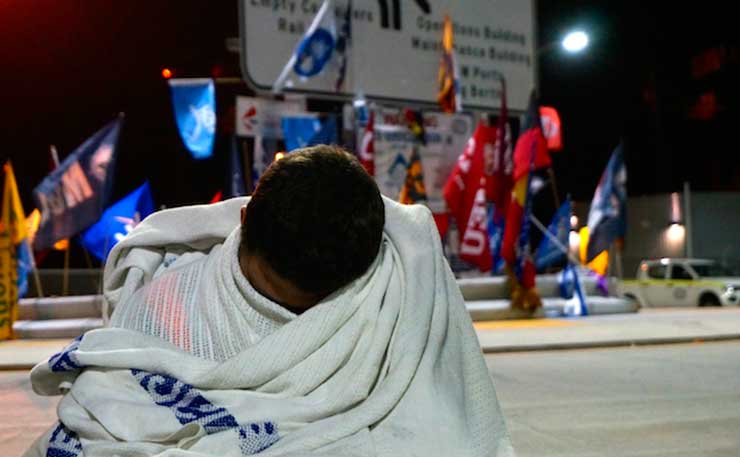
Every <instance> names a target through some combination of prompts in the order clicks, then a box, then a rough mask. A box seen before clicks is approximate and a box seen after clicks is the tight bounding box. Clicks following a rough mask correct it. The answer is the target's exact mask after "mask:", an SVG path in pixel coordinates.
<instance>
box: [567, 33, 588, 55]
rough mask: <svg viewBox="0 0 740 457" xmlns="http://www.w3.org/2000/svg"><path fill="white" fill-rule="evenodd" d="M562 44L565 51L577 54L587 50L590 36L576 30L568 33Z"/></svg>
mask: <svg viewBox="0 0 740 457" xmlns="http://www.w3.org/2000/svg"><path fill="white" fill-rule="evenodd" d="M561 44H562V45H563V49H565V50H566V51H568V52H570V53H571V54H575V53H578V52H581V51H583V50H584V49H586V47H587V46H588V35H586V32H584V31H582V30H575V31H573V32H570V33H568V34H567V35H566V36H565V38H563V41H562V43H561Z"/></svg>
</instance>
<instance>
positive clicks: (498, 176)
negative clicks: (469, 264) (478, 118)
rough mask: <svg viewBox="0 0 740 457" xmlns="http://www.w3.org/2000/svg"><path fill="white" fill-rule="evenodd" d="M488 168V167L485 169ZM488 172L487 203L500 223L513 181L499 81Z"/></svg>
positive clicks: (503, 86) (506, 115)
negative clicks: (498, 103) (499, 97)
mask: <svg viewBox="0 0 740 457" xmlns="http://www.w3.org/2000/svg"><path fill="white" fill-rule="evenodd" d="M487 168H488V167H487ZM490 168H491V169H490V172H488V170H487V173H486V175H487V177H486V183H487V184H488V186H487V189H486V192H487V197H488V201H490V202H493V206H494V218H495V219H496V220H497V221H500V220H501V218H503V217H506V210H507V208H508V207H509V200H510V199H511V186H513V182H514V179H513V177H512V175H513V173H514V161H513V148H512V144H511V129H510V128H509V111H508V108H507V106H506V83H505V82H504V81H503V80H502V81H501V112H500V113H499V117H498V125H497V128H496V145H495V146H494V147H493V158H492V160H491V166H490Z"/></svg>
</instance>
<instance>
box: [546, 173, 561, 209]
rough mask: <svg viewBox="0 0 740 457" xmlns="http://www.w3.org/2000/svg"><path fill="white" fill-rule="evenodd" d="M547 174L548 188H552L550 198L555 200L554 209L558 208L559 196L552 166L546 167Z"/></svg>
mask: <svg viewBox="0 0 740 457" xmlns="http://www.w3.org/2000/svg"><path fill="white" fill-rule="evenodd" d="M547 176H548V177H549V178H550V188H551V189H552V198H553V201H554V202H555V209H558V208H560V197H559V194H558V183H557V181H556V180H555V171H554V170H553V169H552V167H549V168H548V169H547Z"/></svg>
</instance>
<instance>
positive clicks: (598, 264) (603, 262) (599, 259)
mask: <svg viewBox="0 0 740 457" xmlns="http://www.w3.org/2000/svg"><path fill="white" fill-rule="evenodd" d="M579 235H580V236H581V244H580V253H579V254H580V258H581V263H582V264H585V265H586V266H587V267H588V268H590V269H591V270H593V271H595V272H596V273H597V274H599V275H601V276H604V275H605V274H606V271H607V270H608V269H609V251H607V250H603V251H601V252H600V253H599V255H597V256H596V257H594V259H593V260H592V261H590V262H589V263H586V253H587V251H588V239H589V236H590V234H589V231H588V227H583V228H581V231H580V232H579Z"/></svg>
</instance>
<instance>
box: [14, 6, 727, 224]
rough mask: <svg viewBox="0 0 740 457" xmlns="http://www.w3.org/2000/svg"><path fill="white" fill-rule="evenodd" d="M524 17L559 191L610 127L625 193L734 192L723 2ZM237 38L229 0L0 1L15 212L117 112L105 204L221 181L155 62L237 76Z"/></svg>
mask: <svg viewBox="0 0 740 457" xmlns="http://www.w3.org/2000/svg"><path fill="white" fill-rule="evenodd" d="M537 12H538V15H537V16H538V17H537V21H538V39H539V45H540V47H543V48H544V50H543V51H542V52H541V54H540V56H539V80H540V92H541V96H542V102H543V103H545V104H549V105H553V106H555V107H557V109H558V110H559V112H560V114H561V118H562V122H563V130H564V142H565V148H564V150H563V151H562V152H559V153H557V154H556V155H555V156H554V161H555V166H554V168H555V173H556V176H557V179H558V187H559V189H560V193H561V194H562V196H564V195H565V194H566V193H569V194H571V195H572V197H573V198H574V199H575V200H580V201H584V200H590V198H591V196H592V193H593V189H594V187H595V185H596V183H597V182H598V179H599V176H600V174H601V171H602V170H603V167H604V165H605V164H606V162H607V160H608V158H609V155H610V154H611V152H612V150H613V149H614V147H615V146H616V145H617V143H618V142H619V141H620V139H622V138H623V139H624V141H625V156H626V162H627V168H628V173H629V182H628V189H629V193H630V194H631V195H640V194H646V193H655V192H669V191H677V190H680V188H681V187H682V183H683V182H684V181H690V182H691V185H692V188H693V189H694V190H740V166H738V160H737V159H736V158H735V155H736V153H737V147H736V134H735V131H734V130H735V129H736V127H735V120H736V119H737V118H738V115H737V114H738V89H737V79H738V78H737V76H738V46H737V38H736V34H735V33H732V34H731V33H730V32H731V30H733V27H732V26H733V25H734V24H731V22H730V21H731V20H732V19H731V18H732V17H734V16H733V14H731V13H730V11H729V9H728V6H727V2H718V1H704V2H701V3H698V4H697V3H692V4H690V5H682V4H679V3H678V2H672V3H670V4H669V3H666V4H665V5H664V4H663V3H662V2H661V3H658V2H621V1H614V2H597V1H576V0H559V1H554V0H551V1H540V2H538V3H537ZM575 26H580V27H583V28H585V29H586V30H588V31H589V32H590V34H591V39H592V44H591V47H590V48H589V50H588V51H587V52H586V54H584V55H581V56H577V57H576V56H566V55H564V54H563V53H562V52H561V51H559V50H558V49H557V46H552V43H556V42H558V41H559V40H560V39H561V38H562V34H563V32H564V31H566V30H568V29H570V28H572V27H575ZM236 36H238V17H237V2H236V1H235V0H226V1H209V2H206V1H205V0H198V1H196V0H147V1H143V0H126V1H104V2H100V1H91V0H88V1H72V0H61V1H60V0H57V1H49V0H0V90H2V96H1V97H0V99H1V100H2V110H1V111H0V125H1V126H2V130H0V131H1V132H2V133H1V134H0V161H4V159H5V158H6V157H11V158H12V160H13V165H14V167H15V170H16V175H17V177H18V183H19V186H20V190H21V194H22V198H23V200H24V205H25V208H26V209H27V211H30V209H31V208H33V207H34V205H33V202H32V199H31V190H32V189H33V187H35V186H36V185H37V184H38V183H39V182H40V181H41V179H42V178H43V177H44V176H45V175H46V173H47V172H48V170H49V158H48V157H49V154H48V148H49V145H50V144H54V145H56V146H57V148H58V149H59V151H60V155H61V158H62V159H63V158H64V157H65V156H66V154H68V153H69V152H71V151H72V150H73V149H74V148H75V147H76V146H77V145H79V144H80V143H81V142H82V141H83V140H84V139H85V138H86V137H88V136H89V135H91V134H92V133H93V132H94V131H95V130H96V129H97V128H99V127H100V126H102V125H104V124H105V123H107V122H108V121H110V120H111V119H113V118H114V117H115V116H116V114H117V113H119V112H125V113H126V121H125V122H126V123H125V126H124V132H123V136H122V138H121V142H120V148H119V152H118V154H119V155H118V161H117V165H116V174H115V181H114V195H113V196H112V197H113V198H114V199H116V198H119V197H121V196H123V195H125V194H127V193H128V192H130V191H131V190H133V189H134V188H135V187H136V186H138V185H139V184H140V183H141V182H143V181H144V180H145V179H149V180H150V182H151V183H152V187H153V191H154V197H155V201H156V202H157V204H158V205H161V204H166V205H167V206H175V205H179V204H186V203H194V202H205V201H208V200H210V198H211V197H212V196H213V194H214V193H215V192H216V191H217V190H218V189H220V188H222V187H223V185H222V184H223V181H224V179H225V173H226V172H225V170H226V168H225V167H226V165H225V159H224V156H225V150H226V148H225V147H224V146H225V144H224V142H223V141H220V143H219V144H218V145H217V154H216V158H214V159H212V160H206V161H194V160H192V159H191V158H190V156H189V154H188V153H187V152H186V151H185V149H184V146H183V145H182V144H181V142H180V141H179V138H178V136H177V132H176V128H175V124H174V118H173V115H172V112H171V105H170V96H169V91H168V88H167V85H166V83H165V81H164V80H163V78H162V77H161V75H160V71H161V69H162V68H163V67H169V68H172V69H173V70H174V72H175V76H177V77H196V76H239V75H240V71H239V65H238V56H237V55H235V54H230V53H229V52H227V50H226V48H225V45H224V40H225V39H226V38H227V37H236ZM708 50H710V51H711V50H718V51H717V52H718V53H719V55H721V56H722V57H721V59H720V61H719V64H718V66H717V68H716V69H714V70H712V68H714V67H712V66H711V65H710V66H709V67H711V68H710V69H709V70H710V71H708V72H707V65H706V64H701V62H699V63H697V59H698V58H699V57H701V56H702V55H704V54H703V53H706V52H708ZM702 68H703V69H704V70H702ZM430 77H431V76H430ZM217 92H218V97H219V104H218V109H219V116H220V119H221V120H222V122H221V124H220V125H219V129H220V130H223V131H225V132H222V133H227V132H228V130H229V129H231V128H233V126H231V125H229V121H231V119H232V118H233V115H232V114H230V113H229V112H228V110H229V106H228V105H229V103H227V101H229V100H231V99H232V97H233V94H234V93H237V92H241V93H245V92H246V89H245V87H244V86H242V85H238V84H237V85H230V86H228V85H227V86H219V88H218V90H217ZM702 96H704V98H702ZM702 100H704V103H700V102H701V101H702ZM223 121H226V122H223ZM231 122H233V121H231Z"/></svg>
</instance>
